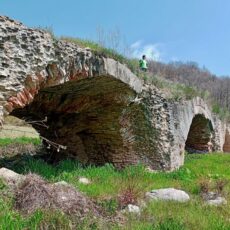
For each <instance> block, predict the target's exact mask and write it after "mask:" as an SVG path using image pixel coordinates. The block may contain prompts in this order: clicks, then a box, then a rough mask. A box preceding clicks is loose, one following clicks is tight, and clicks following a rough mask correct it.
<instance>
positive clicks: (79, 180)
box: [78, 177, 91, 184]
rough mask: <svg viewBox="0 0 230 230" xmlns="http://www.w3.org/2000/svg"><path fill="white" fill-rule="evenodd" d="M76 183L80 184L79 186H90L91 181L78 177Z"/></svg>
mask: <svg viewBox="0 0 230 230" xmlns="http://www.w3.org/2000/svg"><path fill="white" fill-rule="evenodd" d="M78 182H79V183H81V184H90V183H91V181H90V180H89V179H88V178H86V177H80V178H79V179H78Z"/></svg>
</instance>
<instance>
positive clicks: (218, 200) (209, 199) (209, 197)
mask: <svg viewBox="0 0 230 230" xmlns="http://www.w3.org/2000/svg"><path fill="white" fill-rule="evenodd" d="M202 198H203V200H204V201H205V203H206V204H208V205H213V206H220V205H225V204H227V200H226V199H225V198H224V197H222V196H221V195H220V194H218V193H215V192H208V193H203V194H202Z"/></svg>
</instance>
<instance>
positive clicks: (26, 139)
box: [0, 137, 41, 147]
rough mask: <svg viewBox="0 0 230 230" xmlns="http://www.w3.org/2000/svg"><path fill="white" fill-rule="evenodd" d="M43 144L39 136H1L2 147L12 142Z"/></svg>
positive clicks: (0, 144) (0, 143) (0, 145)
mask: <svg viewBox="0 0 230 230" xmlns="http://www.w3.org/2000/svg"><path fill="white" fill-rule="evenodd" d="M15 143H17V144H34V145H39V144H41V140H40V139H39V138H30V137H17V138H13V139H12V138H0V147H2V146H7V145H10V144H15Z"/></svg>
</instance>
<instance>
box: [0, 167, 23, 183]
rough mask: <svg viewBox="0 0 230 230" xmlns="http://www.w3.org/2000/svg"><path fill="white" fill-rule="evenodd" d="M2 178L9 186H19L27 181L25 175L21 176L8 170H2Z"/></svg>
mask: <svg viewBox="0 0 230 230" xmlns="http://www.w3.org/2000/svg"><path fill="white" fill-rule="evenodd" d="M0 178H1V179H2V180H3V181H4V182H5V183H6V184H7V185H9V186H15V185H18V184H19V183H20V182H22V181H23V180H24V179H25V177H24V176H23V175H20V174H18V173H16V172H14V171H12V170H10V169H7V168H1V169H0Z"/></svg>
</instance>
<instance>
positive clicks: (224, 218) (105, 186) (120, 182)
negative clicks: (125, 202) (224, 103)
mask: <svg viewBox="0 0 230 230" xmlns="http://www.w3.org/2000/svg"><path fill="white" fill-rule="evenodd" d="M229 165H230V155H228V154H221V153H216V154H207V155H188V156H186V162H185V165H184V166H183V167H181V168H180V169H179V170H177V171H175V172H170V173H163V172H159V173H149V172H147V171H146V170H145V168H144V167H143V166H141V165H138V166H131V167H128V168H126V169H124V170H121V171H118V170H116V169H115V168H114V167H113V166H112V165H110V164H107V165H105V166H102V167H95V166H88V167H83V166H81V165H80V164H79V163H77V162H74V161H71V160H65V161H62V162H60V163H59V164H58V165H56V166H51V165H48V164H47V163H45V162H44V161H42V160H35V159H33V158H27V160H26V161H25V162H24V163H23V164H22V163H20V164H19V163H18V162H17V163H15V165H14V166H12V167H13V169H14V170H15V171H17V172H19V173H24V174H26V173H28V172H34V173H37V174H39V175H41V176H42V177H44V178H45V179H47V180H48V181H51V182H57V181H61V180H65V181H67V182H68V183H70V184H72V185H73V186H75V187H76V188H77V189H79V190H80V191H82V192H84V193H85V194H86V195H88V196H90V197H92V198H93V199H94V200H95V201H96V202H97V203H98V204H99V205H100V206H101V207H103V208H104V209H105V210H106V212H107V215H108V216H110V215H113V214H114V213H115V211H116V210H117V209H118V207H119V205H118V199H117V198H118V195H119V194H122V192H123V191H125V189H127V188H132V189H133V191H134V190H135V191H136V192H137V194H138V198H139V199H141V198H142V197H143V195H144V193H145V192H147V191H150V190H152V189H157V188H165V187H174V188H178V189H182V190H184V191H186V192H188V193H189V194H190V196H191V201H190V202H188V203H185V204H181V203H176V202H151V203H149V204H148V205H147V207H146V208H145V209H144V210H143V212H142V214H141V215H140V216H139V217H138V218H137V217H133V216H132V215H131V216H129V217H128V221H127V222H126V224H125V226H124V227H123V228H124V229H169V230H171V229H178V230H179V229H180V230H181V229H223V230H225V229H226V230H227V229H230V221H229V217H230V199H229V198H230V197H229V194H230V184H228V185H227V186H226V187H225V196H226V197H227V199H228V205H226V206H222V207H210V206H206V205H205V204H204V203H203V202H202V200H201V198H200V195H199V190H200V185H199V183H200V181H201V180H203V179H207V180H210V181H212V182H213V184H215V182H216V181H217V180H218V179H227V180H230V169H229ZM81 176H84V177H87V178H89V179H90V180H91V181H92V183H91V184H89V185H84V184H80V183H79V182H78V178H79V177H81ZM0 184H1V183H0ZM0 188H2V190H4V189H5V188H4V186H0ZM1 202H2V204H1V205H2V206H1V207H2V209H0V223H1V221H2V222H3V221H4V223H3V224H2V225H3V226H4V225H6V226H8V225H9V224H11V225H12V226H16V225H14V224H17V223H18V226H19V228H18V229H23V228H26V227H28V226H40V224H41V222H42V221H43V222H44V223H45V224H51V223H52V224H53V225H56V224H57V225H58V224H63V226H65V227H66V229H68V228H67V226H69V225H70V224H73V223H74V222H73V219H71V217H68V216H65V215H64V214H61V213H53V214H52V213H50V214H49V215H48V216H49V218H48V217H47V215H44V214H43V212H41V211H40V212H38V213H35V214H33V215H32V216H31V217H22V216H21V215H19V214H18V213H17V212H15V211H13V208H12V205H9V203H10V204H11V201H10V202H9V201H8V203H7V202H6V203H4V202H3V201H1ZM1 202H0V203H1ZM4 205H6V206H7V207H5V206H4ZM3 216H4V218H3V219H2V218H1V217H3ZM44 218H45V220H44ZM55 218H56V219H55ZM59 218H60V220H59ZM13 220H14V221H13ZM88 221H89V220H85V222H84V223H81V224H83V225H81V226H82V229H84V228H85V229H97V228H96V227H95V226H101V225H100V224H99V223H94V224H93V225H89V222H88ZM56 222H57V223H56ZM59 222H60V223H59ZM11 225H10V226H11ZM83 226H85V227H83ZM90 226H91V227H90ZM92 226H94V227H95V228H93V227H92ZM113 227H114V229H119V228H118V227H117V226H116V225H115V224H114V226H113ZM111 228H112V226H111ZM5 229H11V228H10V227H9V228H5ZM31 229H33V227H31ZM34 229H35V228H34ZM63 229H65V228H64V227H63ZM99 229H103V228H99Z"/></svg>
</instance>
